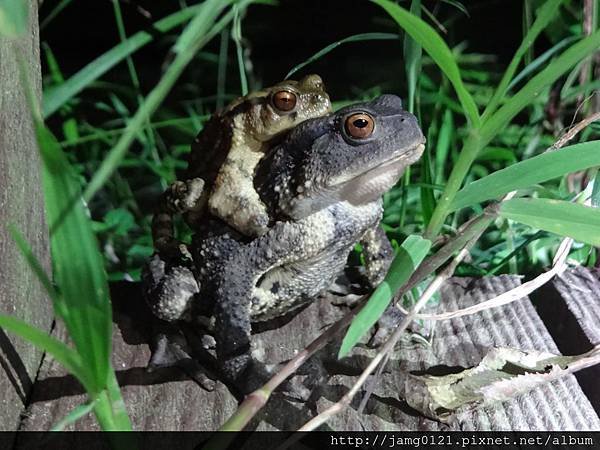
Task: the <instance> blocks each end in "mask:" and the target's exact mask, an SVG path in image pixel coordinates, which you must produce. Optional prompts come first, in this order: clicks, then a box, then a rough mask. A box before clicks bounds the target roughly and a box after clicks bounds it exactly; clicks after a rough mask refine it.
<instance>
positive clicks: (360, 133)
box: [345, 113, 375, 139]
mask: <svg viewBox="0 0 600 450" xmlns="http://www.w3.org/2000/svg"><path fill="white" fill-rule="evenodd" d="M345 126H346V133H348V134H349V135H350V136H352V137H353V138H355V139H365V138H368V137H369V136H371V134H373V129H374V128H375V121H374V120H373V118H372V117H371V116H370V115H368V114H366V113H357V114H352V115H351V116H348V118H347V119H346V124H345Z"/></svg>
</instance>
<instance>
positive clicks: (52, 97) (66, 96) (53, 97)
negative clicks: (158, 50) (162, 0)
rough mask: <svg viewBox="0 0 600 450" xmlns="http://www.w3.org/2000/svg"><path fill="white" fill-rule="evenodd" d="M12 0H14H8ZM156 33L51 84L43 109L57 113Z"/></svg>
mask: <svg viewBox="0 0 600 450" xmlns="http://www.w3.org/2000/svg"><path fill="white" fill-rule="evenodd" d="M8 1H10V0H8ZM201 7H202V5H196V6H189V7H187V8H184V9H182V10H181V11H178V12H176V13H173V14H171V15H170V16H168V17H165V18H164V19H161V20H159V21H157V22H156V23H155V24H154V27H155V28H156V29H157V30H158V31H160V32H162V33H166V32H167V31H169V30H171V29H172V28H175V27H176V26H177V25H180V24H182V23H184V22H185V21H187V20H189V19H190V18H192V17H194V16H195V15H197V14H198V11H199V10H200V9H201ZM152 39H153V36H152V35H151V34H149V33H147V32H145V31H140V32H139V33H136V34H134V35H133V36H131V37H130V38H129V39H127V40H126V41H125V42H122V43H121V44H119V45H117V46H115V47H113V48H112V49H110V50H109V51H107V52H106V53H104V54H103V55H101V56H99V57H98V58H96V59H95V60H94V61H92V62H91V63H89V64H88V65H87V66H85V67H84V68H83V69H81V70H80V71H79V72H77V73H76V74H75V75H73V76H72V77H71V78H69V79H68V80H67V81H65V82H63V83H60V84H58V85H56V86H53V87H50V88H48V89H46V90H45V91H44V99H43V107H42V109H43V113H44V117H49V116H50V115H52V114H53V113H55V112H56V111H57V110H58V109H59V108H60V107H61V106H62V105H64V104H65V103H67V102H68V101H69V100H70V99H72V98H73V97H74V96H76V95H77V94H78V93H80V92H81V91H82V90H84V89H85V88H87V87H89V86H90V85H91V84H92V83H93V82H94V81H96V80H97V79H98V78H100V77H101V76H102V75H103V74H105V73H106V72H108V71H109V70H110V69H112V68H113V67H114V66H116V65H117V64H119V63H120V62H121V61H123V60H124V59H125V58H127V57H128V56H129V55H131V54H132V53H135V52H136V51H137V50H139V49H140V48H142V47H143V46H144V45H146V44H148V43H149V42H151V41H152Z"/></svg>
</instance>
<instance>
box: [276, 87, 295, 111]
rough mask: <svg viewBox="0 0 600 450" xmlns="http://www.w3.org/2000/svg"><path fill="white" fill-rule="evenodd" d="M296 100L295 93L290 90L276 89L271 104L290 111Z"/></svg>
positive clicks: (280, 109)
mask: <svg viewBox="0 0 600 450" xmlns="http://www.w3.org/2000/svg"><path fill="white" fill-rule="evenodd" d="M296 100H297V99H296V94H294V93H293V92H290V91H277V92H275V94H273V106H274V107H275V108H277V109H278V110H279V111H283V112H289V111H291V110H292V109H294V108H295V107H296Z"/></svg>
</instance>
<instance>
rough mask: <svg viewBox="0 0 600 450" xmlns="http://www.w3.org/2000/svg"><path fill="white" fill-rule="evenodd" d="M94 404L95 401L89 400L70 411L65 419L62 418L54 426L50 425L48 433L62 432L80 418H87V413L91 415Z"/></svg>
mask: <svg viewBox="0 0 600 450" xmlns="http://www.w3.org/2000/svg"><path fill="white" fill-rule="evenodd" d="M95 404H96V400H90V401H89V402H86V403H84V404H82V405H78V406H76V407H75V408H73V409H72V410H71V412H70V413H69V414H67V415H66V416H65V417H63V418H62V419H60V420H59V421H58V422H56V423H55V424H54V425H52V428H50V431H63V430H64V429H65V428H66V427H68V426H69V425H71V424H72V423H75V422H77V421H78V420H79V419H81V418H82V417H84V416H87V415H88V414H89V413H91V412H92V411H93V409H94V406H95Z"/></svg>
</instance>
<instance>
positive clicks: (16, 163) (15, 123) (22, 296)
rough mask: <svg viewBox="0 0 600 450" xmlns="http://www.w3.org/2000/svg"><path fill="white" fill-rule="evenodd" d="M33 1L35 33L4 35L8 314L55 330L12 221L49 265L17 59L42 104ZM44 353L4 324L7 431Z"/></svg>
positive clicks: (0, 375)
mask: <svg viewBox="0 0 600 450" xmlns="http://www.w3.org/2000/svg"><path fill="white" fill-rule="evenodd" d="M29 3H30V14H29V24H28V30H27V32H26V33H24V34H23V35H22V36H20V37H18V38H8V37H2V36H0V314H10V315H13V316H15V317H19V318H21V319H23V320H25V321H27V322H28V323H30V324H32V325H35V326H37V327H38V328H40V329H43V330H50V327H51V324H52V320H53V315H52V307H51V304H50V301H49V299H48V298H47V297H46V295H45V294H44V292H43V290H42V287H41V286H40V283H39V282H38V280H37V278H36V276H35V275H34V273H33V272H32V271H31V270H30V269H29V267H28V266H27V264H26V262H25V260H24V259H23V257H22V256H21V254H20V252H19V250H18V248H17V247H16V245H15V243H14V241H13V239H12V238H11V236H10V234H9V232H8V225H13V226H15V227H16V228H17V229H18V230H19V231H20V232H21V234H22V235H23V236H24V237H25V239H26V240H27V241H28V242H29V245H30V246H31V248H32V249H33V252H34V254H35V255H36V256H37V257H38V258H39V260H40V261H41V263H42V264H43V266H44V267H45V268H46V269H47V270H49V268H50V256H49V243H48V232H47V227H46V223H45V219H44V199H43V191H42V184H41V170H40V157H39V154H38V150H37V144H36V138H35V132H34V129H33V126H32V121H31V114H30V108H29V105H28V101H27V98H26V95H25V91H24V89H23V88H22V85H21V76H20V68H19V63H18V60H17V58H20V59H21V60H22V61H23V62H24V67H25V70H26V71H27V78H28V79H29V82H30V83H31V84H32V86H31V88H32V91H33V93H34V95H35V98H36V100H37V101H38V102H39V100H40V98H41V68H40V50H39V49H40V47H39V28H38V17H37V13H38V2H37V0H30V2H29ZM41 358H42V353H41V352H40V351H38V350H36V349H34V348H33V346H32V345H31V344H29V343H28V342H25V341H23V340H21V339H19V338H17V337H15V336H12V335H7V334H5V333H4V332H3V331H2V330H0V392H1V394H0V430H14V429H16V428H17V427H18V425H19V420H20V416H21V413H22V412H23V410H24V407H25V406H26V404H27V399H28V398H29V395H30V392H31V387H32V385H33V381H34V380H35V376H36V373H37V370H38V368H39V366H40V362H41Z"/></svg>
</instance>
